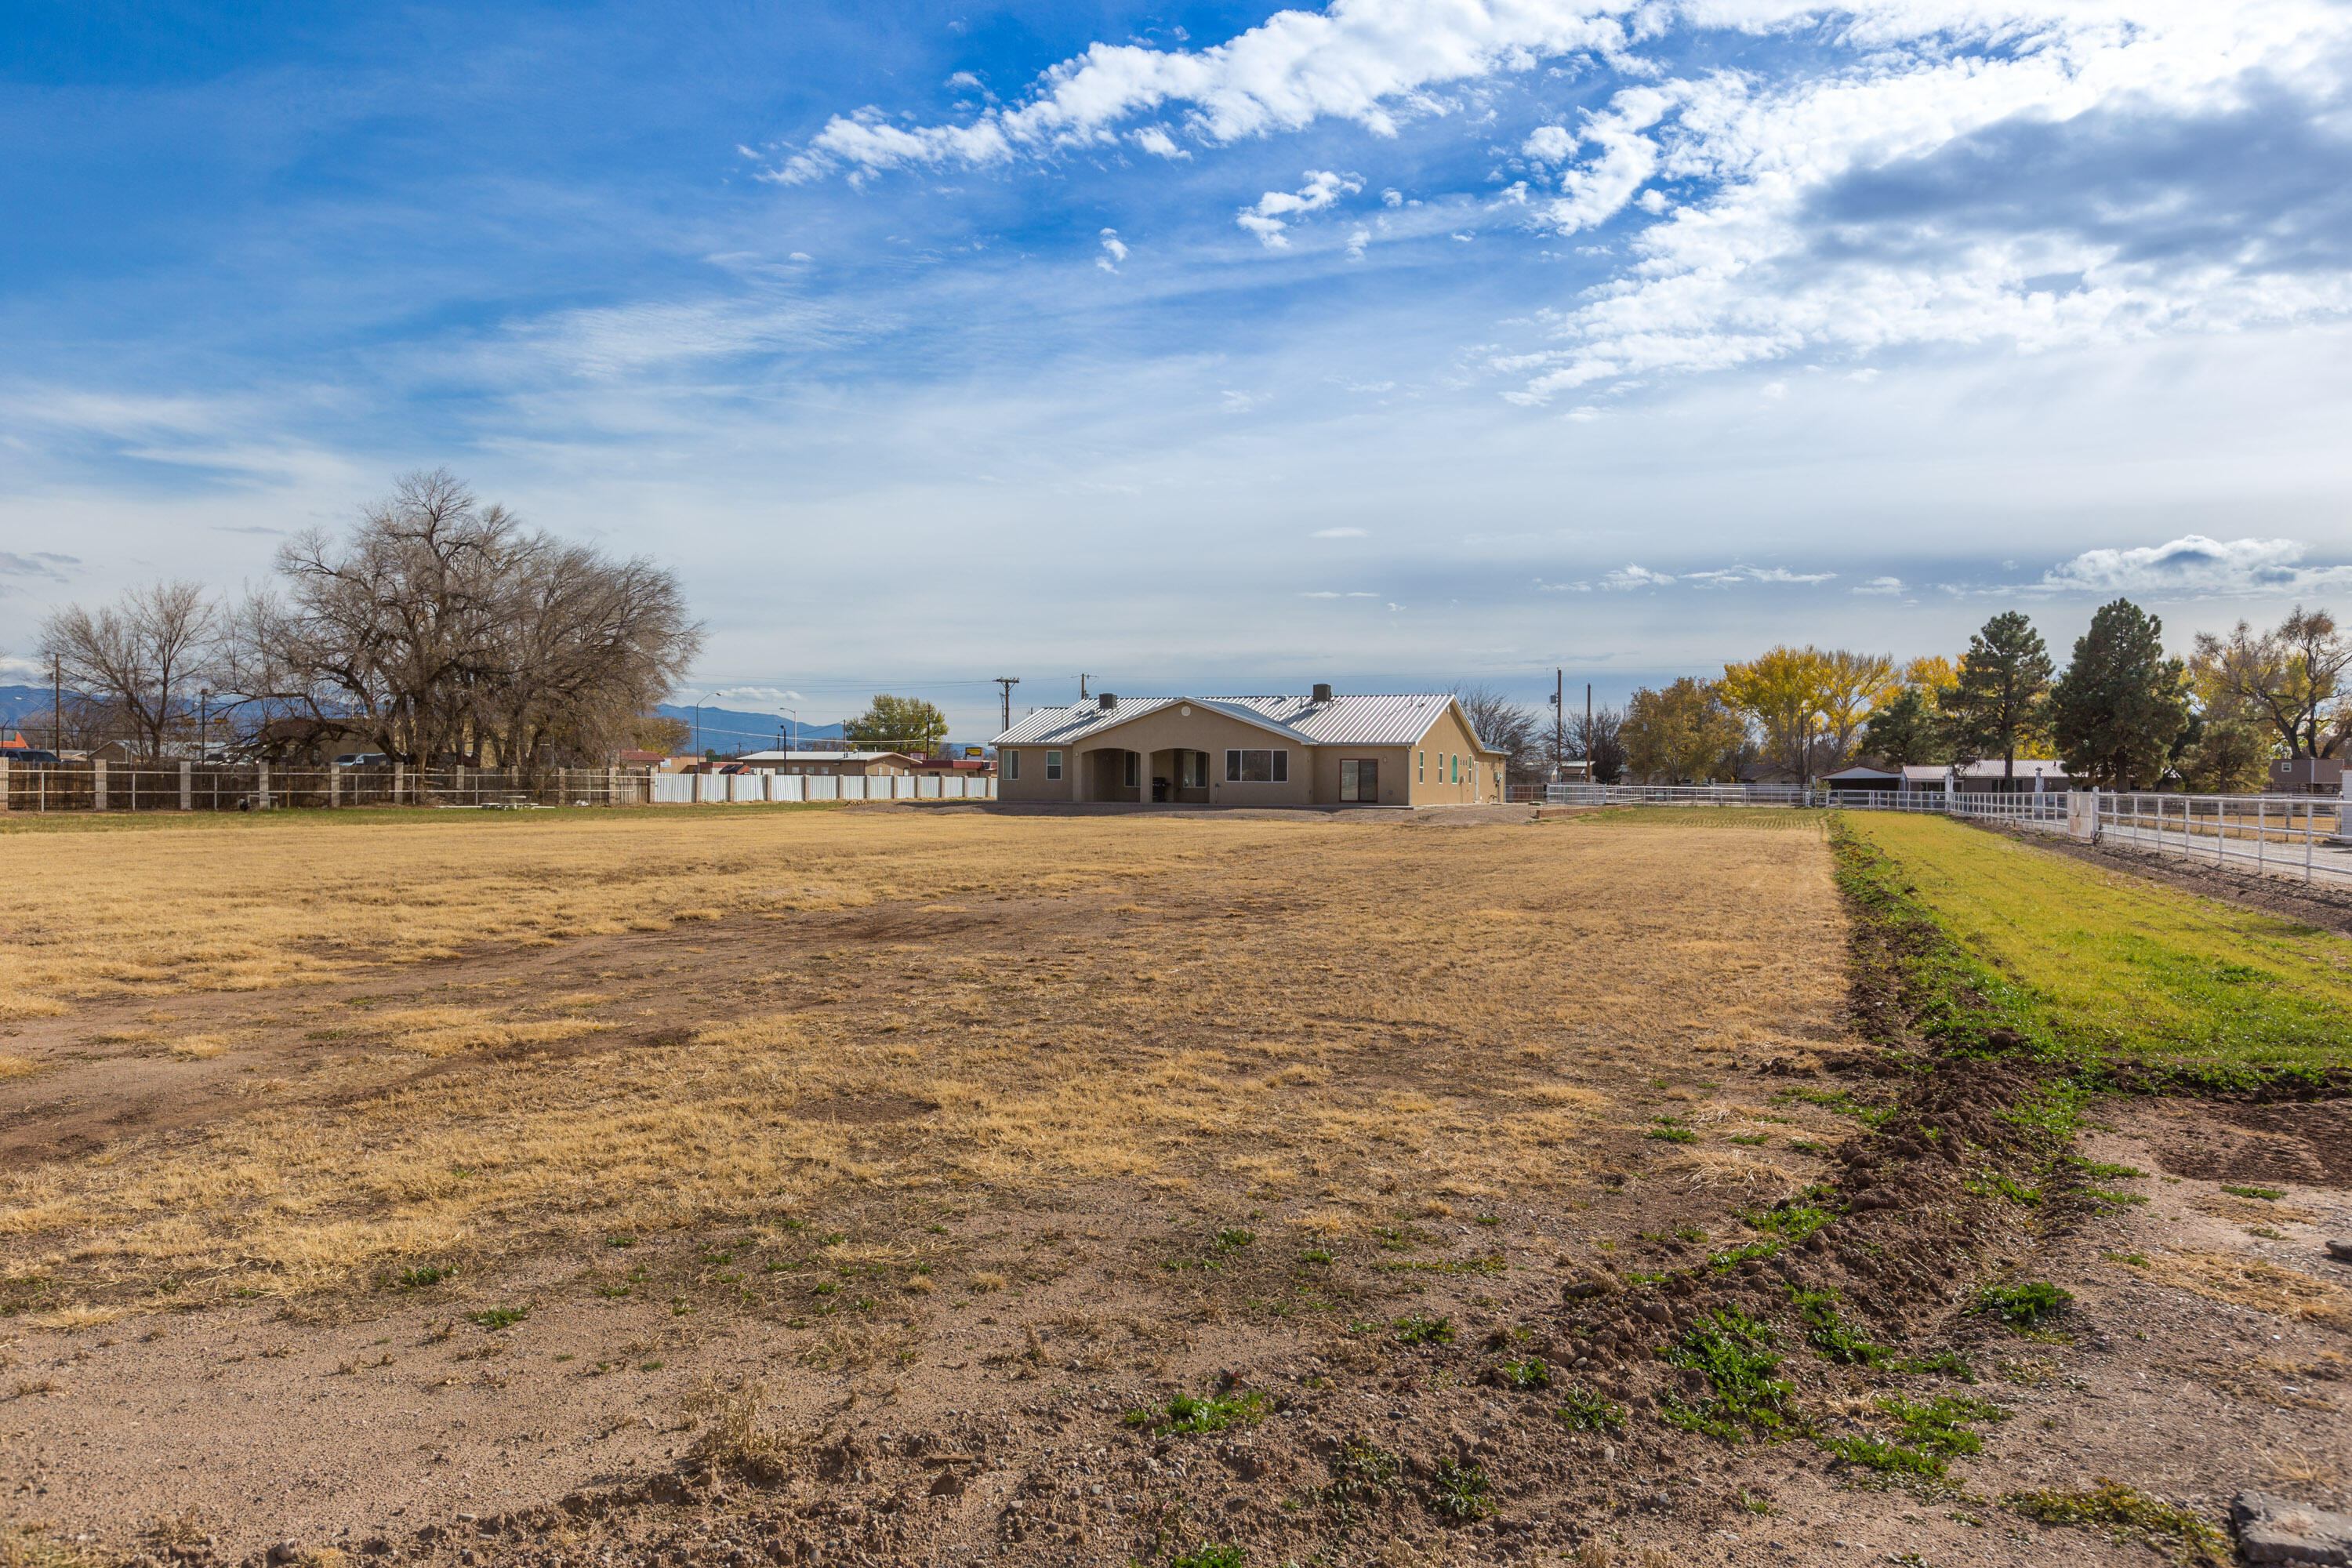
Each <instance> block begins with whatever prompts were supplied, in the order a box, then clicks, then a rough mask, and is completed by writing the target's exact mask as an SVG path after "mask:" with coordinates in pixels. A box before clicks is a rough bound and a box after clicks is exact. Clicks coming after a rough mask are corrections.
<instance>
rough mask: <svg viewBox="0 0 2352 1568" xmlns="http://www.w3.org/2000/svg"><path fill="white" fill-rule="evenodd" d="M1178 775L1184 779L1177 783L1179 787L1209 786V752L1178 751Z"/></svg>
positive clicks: (1204, 787) (1196, 787) (1202, 787)
mask: <svg viewBox="0 0 2352 1568" xmlns="http://www.w3.org/2000/svg"><path fill="white" fill-rule="evenodd" d="M1176 776H1177V777H1178V778H1179V779H1181V781H1182V782H1181V784H1178V785H1177V787H1178V788H1179V789H1206V788H1208V787H1209V753H1208V752H1177V753H1176Z"/></svg>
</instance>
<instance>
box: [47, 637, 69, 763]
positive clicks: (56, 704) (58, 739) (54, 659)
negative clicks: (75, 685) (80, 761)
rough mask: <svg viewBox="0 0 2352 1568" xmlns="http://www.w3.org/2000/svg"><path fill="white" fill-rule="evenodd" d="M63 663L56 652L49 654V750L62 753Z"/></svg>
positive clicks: (63, 716) (63, 726) (64, 731)
mask: <svg viewBox="0 0 2352 1568" xmlns="http://www.w3.org/2000/svg"><path fill="white" fill-rule="evenodd" d="M64 669H65V665H64V661H63V660H62V659H60V658H58V656H57V655H56V654H51V655H49V750H50V752H52V753H55V754H58V755H62V754H64V752H65V749H66V696H65V691H66V687H65V680H66V678H65V674H64Z"/></svg>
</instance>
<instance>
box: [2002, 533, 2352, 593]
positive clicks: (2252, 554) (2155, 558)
mask: <svg viewBox="0 0 2352 1568" xmlns="http://www.w3.org/2000/svg"><path fill="white" fill-rule="evenodd" d="M2304 554H2305V550H2304V546H2303V545H2301V544H2299V543H2297V542H2295V541H2294V540H2292V539H2233V540H2229V541H2226V542H2224V541H2221V540H2218V539H2208V538H2206V537H2205V536H2204V535H2203V534H2201V533H2190V534H2184V535H2183V536H2182V537H2180V538H2179V539H2175V540H2171V541H2168V542H2166V543H2163V544H2154V545H2146V546H2142V547H2140V548H2138V549H2134V550H2086V551H2084V552H2083V553H2082V554H2080V555H2077V556H2075V557H2074V559H2073V560H2071V561H2066V562H2063V563H2060V564H2058V565H2056V566H2053V567H2052V568H2051V569H2050V570H2049V571H2048V572H2045V573H2044V574H2042V581H2041V582H2040V583H2039V584H2034V586H2036V587H2038V588H2040V589H2042V590H2043V591H2045V592H2050V593H2064V594H2142V595H2158V596H2161V597H2166V598H2197V599H2229V598H2276V597H2280V596H2282V595H2289V594H2299V593H2307V592H2310V591H2312V590H2314V589H2318V588H2330V587H2343V586H2345V585H2346V584H2352V566H2312V565H2305V563H2304Z"/></svg>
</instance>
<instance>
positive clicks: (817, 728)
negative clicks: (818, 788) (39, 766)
mask: <svg viewBox="0 0 2352 1568" xmlns="http://www.w3.org/2000/svg"><path fill="white" fill-rule="evenodd" d="M66 695H67V696H68V697H70V696H72V695H73V693H72V692H68V693H66ZM655 711H656V712H657V713H660V714H662V715H663V716H664V717H666V718H670V719H682V720H684V721H686V722H687V723H688V724H692V723H693V722H694V721H695V713H694V710H693V709H691V708H681V707H679V706H677V704H676V703H674V702H665V703H662V704H661V705H660V706H659V707H658V708H656V709H655ZM26 725H30V726H33V727H34V729H36V730H37V731H38V732H39V739H38V741H37V742H36V743H37V744H46V743H47V740H48V732H49V689H48V688H47V687H46V686H0V733H5V732H8V731H15V730H16V729H18V728H20V727H23V726H26ZM701 733H702V739H701V742H700V745H701V746H702V747H710V748H716V749H717V750H719V751H721V752H758V751H765V750H767V749H769V748H770V747H772V746H774V745H776V744H777V743H778V742H779V741H780V740H781V739H783V738H786V727H785V722H784V721H783V720H782V719H781V718H779V717H777V716H776V715H775V714H773V713H747V712H743V711H740V710H737V709H732V708H713V707H710V706H709V705H708V704H705V705H704V707H703V710H702V731H701ZM25 738H26V740H28V741H31V740H34V739H35V737H34V736H33V735H31V734H27V735H26V737H25ZM789 738H790V739H791V740H792V741H793V742H794V743H795V744H797V745H810V744H814V745H818V746H827V745H839V744H840V743H841V725H840V724H839V723H837V722H836V723H832V724H802V725H798V726H795V727H793V729H792V730H791V731H790V736H789Z"/></svg>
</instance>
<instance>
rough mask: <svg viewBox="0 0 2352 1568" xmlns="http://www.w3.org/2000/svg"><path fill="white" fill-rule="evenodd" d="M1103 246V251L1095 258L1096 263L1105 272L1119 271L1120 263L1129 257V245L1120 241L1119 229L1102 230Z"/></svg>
mask: <svg viewBox="0 0 2352 1568" xmlns="http://www.w3.org/2000/svg"><path fill="white" fill-rule="evenodd" d="M1102 248H1103V253H1102V254H1101V255H1100V256H1097V257H1096V258H1095V265H1096V266H1097V267H1099V268H1102V269H1103V270H1104V271H1105V272H1116V271H1118V264H1119V263H1120V262H1122V261H1124V260H1126V259H1127V247H1126V246H1124V245H1122V244H1120V243H1119V237H1118V230H1117V229H1115V228H1107V229H1105V230H1103V231H1102Z"/></svg>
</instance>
